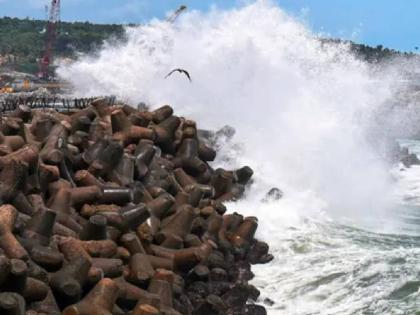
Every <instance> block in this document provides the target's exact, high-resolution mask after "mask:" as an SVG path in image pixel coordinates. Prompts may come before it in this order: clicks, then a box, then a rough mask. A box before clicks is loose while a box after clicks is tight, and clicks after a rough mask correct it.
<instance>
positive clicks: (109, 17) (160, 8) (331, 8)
mask: <svg viewBox="0 0 420 315" xmlns="http://www.w3.org/2000/svg"><path fill="white" fill-rule="evenodd" d="M273 1H275V2H277V3H278V4H279V5H280V6H281V7H282V8H284V9H285V10H286V11H287V12H289V13H290V14H292V15H295V16H297V17H299V18H302V19H304V21H305V22H306V23H307V24H308V25H309V26H310V27H311V28H312V29H313V30H314V31H315V32H322V33H326V34H329V35H331V36H333V37H341V38H346V39H353V40H356V41H358V42H362V43H367V44H370V45H378V44H382V45H384V46H386V47H390V48H395V49H400V50H408V51H412V50H414V47H416V46H420V18H419V13H420V0H273ZM49 2H50V0H0V16H2V15H3V16H16V17H31V18H41V19H43V18H45V16H46V13H45V5H46V4H48V3H49ZM61 2H62V13H61V18H62V20H64V21H91V22H98V23H129V22H132V23H141V22H145V21H147V20H149V19H151V18H153V17H163V16H165V14H166V13H167V12H169V11H171V10H173V9H176V8H177V7H179V6H180V5H181V4H185V5H187V6H188V7H189V8H190V9H197V10H202V11H206V10H209V9H210V8H211V7H212V6H216V7H218V8H221V9H226V8H232V7H236V6H240V5H243V3H244V2H245V1H244V0H184V1H182V0H180V1H178V0H61Z"/></svg>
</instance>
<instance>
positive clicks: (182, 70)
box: [165, 69, 192, 82]
mask: <svg viewBox="0 0 420 315" xmlns="http://www.w3.org/2000/svg"><path fill="white" fill-rule="evenodd" d="M176 71H177V72H179V73H183V74H185V75H186V76H187V78H188V80H190V82H192V81H191V77H190V74H189V73H188V71H186V70H184V69H174V70H172V71H171V72H169V73H168V75H167V76H166V77H165V79H167V78H168V77H169V76H171V75H172V73H174V72H176Z"/></svg>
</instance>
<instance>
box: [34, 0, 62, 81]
mask: <svg viewBox="0 0 420 315" xmlns="http://www.w3.org/2000/svg"><path fill="white" fill-rule="evenodd" d="M59 22H60V0H51V7H50V12H49V16H48V22H47V28H46V40H45V49H44V54H43V56H42V58H41V61H40V65H39V66H40V72H39V77H41V78H43V79H48V78H49V76H50V71H49V69H50V65H51V64H52V62H53V51H54V44H55V41H56V39H57V31H58V23H59Z"/></svg>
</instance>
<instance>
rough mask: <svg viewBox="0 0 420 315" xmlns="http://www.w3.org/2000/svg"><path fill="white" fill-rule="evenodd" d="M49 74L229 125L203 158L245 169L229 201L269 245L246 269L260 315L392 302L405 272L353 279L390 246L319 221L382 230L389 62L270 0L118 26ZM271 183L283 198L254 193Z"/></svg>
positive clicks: (378, 269) (376, 265)
mask: <svg viewBox="0 0 420 315" xmlns="http://www.w3.org/2000/svg"><path fill="white" fill-rule="evenodd" d="M173 68H185V69H186V70H188V71H189V73H190V74H191V77H192V83H190V82H189V81H188V80H187V79H186V78H185V77H184V76H182V75H181V74H177V73H175V74H174V75H172V76H171V77H170V78H168V79H166V80H165V79H164V77H165V75H166V74H167V73H168V72H169V71H170V70H172V69H173ZM58 73H59V75H60V76H61V77H62V78H64V79H66V80H68V81H70V82H71V83H72V84H73V85H74V87H75V93H76V94H78V95H92V94H94V95H98V94H115V95H117V96H119V97H120V98H122V99H125V100H127V101H129V102H131V103H133V104H137V103H138V102H141V101H144V102H147V103H148V104H151V105H153V107H157V106H160V105H163V104H166V103H168V104H171V105H172V106H173V107H174V108H175V110H176V112H177V113H178V114H182V115H186V116H188V117H192V118H195V119H197V120H198V122H199V126H201V127H204V128H211V129H217V128H219V127H221V126H223V125H225V124H229V125H231V126H233V127H234V128H235V129H236V135H235V138H234V143H235V144H236V146H235V147H234V148H235V149H233V146H232V145H230V143H225V144H224V145H223V146H222V149H221V152H220V153H219V158H218V160H217V161H216V163H215V164H218V165H227V166H229V167H231V168H232V167H236V166H239V165H243V164H247V165H250V166H251V167H252V168H253V169H254V170H255V182H254V184H253V185H252V187H251V188H250V191H249V192H248V194H247V196H246V198H245V199H244V200H242V201H240V202H238V203H234V204H230V205H229V208H230V209H232V210H238V211H240V212H242V213H246V214H254V215H257V216H258V217H259V218H260V229H259V232H258V233H259V235H260V236H261V237H263V238H264V239H266V240H267V241H269V242H270V245H271V249H272V251H273V252H274V253H275V255H276V259H275V260H274V262H273V263H271V264H270V265H268V266H260V267H257V268H256V273H257V279H256V280H255V281H256V282H255V283H256V284H258V285H259V286H260V287H261V288H263V296H264V297H266V296H269V297H270V298H271V299H272V300H274V301H276V302H277V303H276V304H275V305H274V306H273V307H272V308H271V314H288V315H290V314H362V313H361V310H362V309H369V308H370V307H372V309H373V310H375V311H377V310H381V311H383V310H385V311H387V310H390V309H392V307H393V306H390V304H389V303H388V302H382V300H383V299H384V298H385V297H386V295H387V294H389V293H390V291H392V290H393V289H395V287H396V286H398V285H399V281H400V280H401V281H403V276H407V277H408V275H409V274H410V275H411V271H410V272H408V271H407V272H406V274H404V275H401V279H399V278H398V277H397V278H398V279H397V278H395V279H396V280H395V279H394V280H389V279H391V278H392V277H391V276H389V278H387V277H383V278H381V281H379V280H378V281H374V280H375V278H373V279H374V280H373V281H374V284H373V285H367V286H365V287H362V286H361V285H360V283H358V282H357V281H359V280H360V281H362V280H361V279H363V278H364V277H369V275H371V276H372V277H374V275H375V274H376V273H384V274H386V275H387V274H388V273H389V274H392V272H393V271H390V272H387V270H388V269H389V268H391V269H392V267H389V266H388V265H387V262H388V260H391V258H392V257H394V256H398V254H399V252H398V249H396V248H394V247H392V246H391V245H390V246H391V247H390V248H391V249H389V250H388V249H386V248H382V247H381V246H379V245H378V246H377V247H374V248H373V249H371V248H369V247H368V246H362V245H360V244H359V243H358V242H359V241H358V240H357V239H356V238H355V237H353V234H355V233H356V232H355V231H358V230H354V231H353V230H341V228H340V225H337V223H334V224H333V226H334V228H332V227H331V224H332V222H341V223H342V222H347V223H349V222H350V223H351V224H352V225H355V226H367V225H368V226H370V227H372V226H373V227H374V228H375V229H376V230H382V231H385V230H386V228H391V227H392V228H393V226H392V225H393V224H394V223H395V222H394V221H393V220H385V218H388V219H389V217H390V216H391V212H390V209H393V207H392V198H391V196H392V193H393V188H394V187H393V185H392V183H391V179H390V175H389V173H388V165H387V163H386V162H384V161H383V160H382V159H381V155H380V153H381V150H380V148H382V146H383V145H384V143H386V141H385V140H386V139H385V137H384V136H385V135H386V136H389V132H384V131H387V130H385V129H386V128H383V126H381V125H378V119H377V117H378V115H379V113H384V112H385V111H384V110H383V109H384V106H386V105H385V104H386V103H387V102H389V100H390V99H392V97H393V95H394V94H393V93H394V92H395V89H396V87H397V86H396V84H395V82H396V81H398V80H396V78H395V72H392V75H387V74H386V73H384V72H381V73H378V71H372V68H371V67H370V66H368V65H367V64H365V63H363V62H361V61H358V60H357V59H356V58H355V57H354V56H353V55H352V54H351V53H350V52H349V50H348V47H347V46H346V45H337V44H322V43H321V42H320V41H319V40H318V39H316V38H315V36H314V34H313V33H311V32H310V31H309V30H308V29H307V28H306V27H305V26H304V25H303V24H301V23H300V22H298V21H296V20H295V19H294V18H292V17H290V16H289V15H287V14H286V13H285V12H284V11H282V10H281V9H280V8H279V7H277V6H276V5H274V4H273V3H271V2H270V1H257V2H255V3H253V4H250V5H247V6H244V7H242V8H240V9H237V10H231V11H217V10H214V11H212V12H210V13H205V14H204V13H200V12H190V13H187V14H185V15H184V16H182V17H181V18H180V19H179V20H178V22H177V23H176V24H174V25H172V24H169V23H166V22H164V21H158V20H154V21H151V22H150V23H148V24H146V25H144V26H141V27H136V28H128V29H127V40H126V41H125V42H123V43H121V44H119V45H115V43H112V44H111V43H108V44H105V45H104V47H103V49H102V50H101V51H99V52H97V54H96V55H95V56H85V57H82V58H80V59H79V60H78V61H76V62H75V63H73V64H71V65H69V66H64V67H61V68H59V69H58ZM390 73H391V72H390ZM397 116H398V115H395V114H393V116H392V117H393V118H392V119H394V120H395V117H397ZM238 147H239V149H238ZM226 157H229V159H225V158H226ZM273 186H276V187H279V188H281V189H282V190H283V191H284V192H285V197H284V198H283V199H282V200H281V201H279V202H275V203H268V204H267V203H261V202H260V200H261V198H262V197H263V196H264V194H265V193H266V192H267V190H268V189H269V188H271V187H273ZM372 222H373V224H372ZM390 222H391V223H390ZM385 224H386V225H385ZM363 233H365V232H363ZM363 233H362V232H360V235H365V234H363ZM371 237H372V240H374V241H372V242H373V243H374V242H376V239H375V237H373V236H371ZM366 238H367V239H369V237H368V236H366ZM378 238H380V236H378ZM360 242H361V241H360ZM378 242H379V241H378ZM390 242H391V241H390ZM391 243H392V242H391ZM392 244H394V243H392ZM401 251H404V250H403V249H402V250H401ZM417 254H418V253H417V251H416V250H409V251H407V252H404V254H403V256H409V257H411V258H410V259H412V258H413V257H414V255H417ZM382 258H383V260H382ZM410 266H411V265H410ZM407 268H408V267H407ZM404 270H405V269H404ZM336 273H343V275H340V274H337V275H336V277H335V276H332V278H329V279H330V280H328V281H327V282H326V285H319V284H317V282H314V281H316V280H319V279H320V278H321V277H325V276H328V275H331V274H336ZM352 277H354V278H352ZM352 281H353V282H352ZM311 282H312V284H311ZM314 283H315V284H314ZM311 286H312V287H311ZM356 287H357V290H356ZM381 303H382V304H381ZM387 303H388V304H387ZM406 309H407V308H406ZM392 310H394V309H392ZM369 314H379V313H369ZM381 314H385V313H383V312H382V313H381Z"/></svg>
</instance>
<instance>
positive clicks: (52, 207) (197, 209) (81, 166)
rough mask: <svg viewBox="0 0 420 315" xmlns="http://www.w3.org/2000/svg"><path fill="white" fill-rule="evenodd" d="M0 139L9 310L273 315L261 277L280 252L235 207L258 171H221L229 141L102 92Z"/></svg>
mask: <svg viewBox="0 0 420 315" xmlns="http://www.w3.org/2000/svg"><path fill="white" fill-rule="evenodd" d="M117 104H118V103H117ZM0 132H1V133H0V169H1V171H0V199H1V201H2V204H1V206H0V292H1V293H0V313H1V314H3V312H8V313H13V314H16V315H41V314H49V315H55V314H64V315H99V314H100V315H107V314H109V315H111V314H112V315H120V314H121V315H123V314H131V315H149V314H168V315H176V314H184V315H189V314H193V315H205V314H215V315H217V314H220V315H222V314H232V315H242V314H255V315H259V314H266V310H265V308H264V307H263V306H261V305H258V304H255V303H256V301H257V299H258V297H259V291H258V289H257V288H255V287H254V286H253V285H251V284H249V283H248V281H249V280H251V279H252V278H253V276H254V275H253V273H252V271H251V265H252V264H259V263H267V262H269V261H271V260H272V259H273V256H272V255H271V254H269V253H268V252H269V247H268V245H267V244H266V243H265V242H262V241H259V240H257V239H255V232H256V230H257V227H258V219H257V218H256V217H243V216H242V215H240V214H238V213H236V212H235V213H229V214H227V213H226V207H225V206H224V205H223V203H224V202H226V201H230V200H235V199H237V198H240V197H241V195H242V194H243V192H244V190H245V186H246V185H247V184H248V183H249V182H250V179H251V177H252V175H253V171H252V169H251V168H250V167H247V166H245V167H242V168H240V169H237V170H233V171H230V170H224V169H221V168H219V169H213V168H212V167H211V166H210V164H209V163H210V162H211V161H214V159H215V157H216V151H215V150H214V149H212V148H211V146H210V145H209V144H210V143H211V142H212V141H215V138H216V137H217V133H212V132H205V133H203V132H200V130H199V129H198V128H197V125H196V122H194V121H192V120H188V119H186V118H183V117H178V116H176V115H174V113H173V109H172V108H171V107H170V106H168V105H166V106H163V107H160V108H158V109H156V110H154V111H140V110H136V109H134V108H133V107H130V106H128V105H110V104H108V102H107V101H106V99H102V98H99V99H95V100H93V101H92V102H91V103H90V104H89V105H88V106H87V107H86V108H84V109H72V110H68V111H65V112H59V111H57V110H54V109H31V108H30V107H29V106H27V105H18V106H16V108H15V109H14V110H13V111H10V112H8V113H6V114H4V115H3V118H2V121H1V124H0ZM202 134H206V139H205V138H203V137H202Z"/></svg>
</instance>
